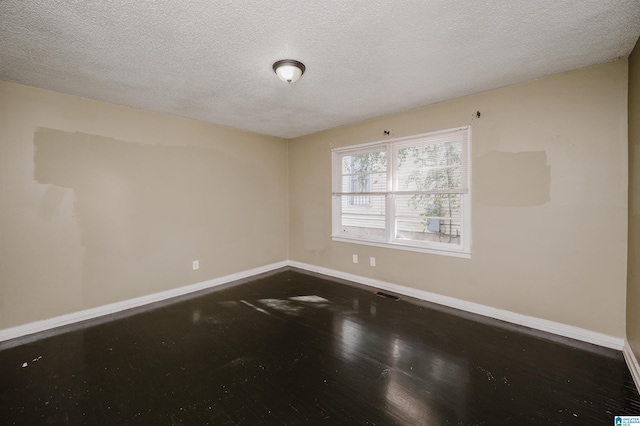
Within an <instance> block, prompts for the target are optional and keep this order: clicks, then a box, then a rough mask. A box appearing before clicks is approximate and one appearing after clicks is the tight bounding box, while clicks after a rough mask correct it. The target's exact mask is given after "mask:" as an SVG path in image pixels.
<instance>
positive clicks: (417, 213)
mask: <svg viewBox="0 0 640 426" xmlns="http://www.w3.org/2000/svg"><path fill="white" fill-rule="evenodd" d="M461 197H462V196H461V195H460V194H435V195H398V196H396V205H395V207H396V236H395V237H396V239H398V240H405V241H407V240H410V241H416V242H420V241H422V242H428V241H433V242H440V243H447V244H456V245H459V244H460V233H461V229H462V228H461V222H462V218H461Z"/></svg>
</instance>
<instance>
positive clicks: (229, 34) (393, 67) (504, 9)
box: [0, 0, 640, 138]
mask: <svg viewBox="0 0 640 426" xmlns="http://www.w3.org/2000/svg"><path fill="white" fill-rule="evenodd" d="M639 35H640V1H639V0H573V1H571V0H569V1H560V0H536V1H531V0H510V1H506V0H483V1H478V0H475V1H471V0H468V1H451V0H407V1H402V0H396V1H389V0H387V1H384V0H349V1H347V0H344V1H337V0H336V1H327V0H315V1H304V0H215V1H214V0H191V1H187V0H154V1H144V0H113V1H109V0H84V1H82V0H75V1H70V0H0V79H1V80H5V81H11V82H17V83H22V84H26V85H30V86H36V87H41V88H45V89H50V90H55V91H58V92H63V93H69V94H73V95H79V96H84V97H87V98H92V99H98V100H102V101H107V102H112V103H115V104H121V105H128V106H132V107H137V108H143V109H146V110H152V111H160V112H165V113H169V114H173V115H178V116H183V117H190V118H194V119H197V120H203V121H208V122H211V123H216V124H221V125H224V126H229V127H235V128H238V129H244V130H249V131H253V132H257V133H263V134H268V135H274V136H280V137H285V138H293V137H297V136H301V135H305V134H309V133H314V132H317V131H320V130H324V129H328V128H332V127H337V126H341V125H345V124H349V123H353V122H357V121H362V120H364V119H368V118H373V117H377V116H381V115H385V114H389V113H394V112H398V111H403V110H407V109H411V108H415V107H419V106H423V105H428V104H432V103H435V102H439V101H443V100H447V99H453V98H457V97H460V96H464V95H468V94H472V93H477V92H480V91H483V90H488V89H492V88H496V87H501V86H506V85H510V84H514V83H519V82H522V81H526V80H530V79H534V78H538V77H542V76H545V75H550V74H555V73H558V72H563V71H568V70H572V69H577V68H583V67H587V66H591V65H595V64H598V63H603V62H606V61H611V60H614V59H616V58H620V57H626V56H628V55H629V53H630V52H631V50H632V49H633V46H634V44H635V42H636V40H637V39H638V36H639ZM285 58H292V59H297V60H299V61H302V62H303V63H304V64H305V65H306V66H307V72H306V73H305V74H304V75H303V76H302V78H301V79H300V80H299V81H298V82H297V83H295V84H292V85H287V84H286V83H283V82H281V81H280V80H279V79H278V78H277V77H276V75H275V74H274V73H273V70H272V68H271V66H272V64H273V62H275V61H276V60H278V59H285Z"/></svg>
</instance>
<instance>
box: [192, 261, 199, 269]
mask: <svg viewBox="0 0 640 426" xmlns="http://www.w3.org/2000/svg"><path fill="white" fill-rule="evenodd" d="M198 269H200V261H199V260H194V261H193V270H194V271H196V270H198Z"/></svg>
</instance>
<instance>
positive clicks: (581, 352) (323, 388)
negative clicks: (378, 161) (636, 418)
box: [0, 269, 640, 426]
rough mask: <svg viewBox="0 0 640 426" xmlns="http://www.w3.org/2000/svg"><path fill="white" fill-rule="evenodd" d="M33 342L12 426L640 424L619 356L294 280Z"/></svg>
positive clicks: (18, 365) (7, 392) (15, 371)
mask: <svg viewBox="0 0 640 426" xmlns="http://www.w3.org/2000/svg"><path fill="white" fill-rule="evenodd" d="M107 320H108V321H107ZM35 337H37V339H34V337H32V338H25V339H23V340H22V341H17V342H5V343H4V344H0V424H2V425H11V424H17V425H49V424H55V425H58V424H60V425H66V424H70V425H129V424H131V425H138V424H139V425H152V424H153V425H200V424H202V425H206V424H209V425H307V424H308V425H316V424H326V425H412V426H413V425H515V424H517V425H612V424H613V418H614V415H640V395H639V394H638V391H637V389H636V388H635V386H634V384H633V381H632V378H631V375H630V373H629V371H628V369H627V367H626V365H625V362H624V359H623V357H622V354H621V352H617V351H613V350H609V349H603V348H599V347H596V346H593V345H589V344H586V343H582V342H577V341H573V340H570V339H566V338H560V337H554V336H552V335H547V334H545V333H542V332H537V331H533V330H529V329H526V328H523V327H518V326H514V325H511V324H506V323H502V322H499V321H496V320H491V319H487V318H483V317H480V316H476V315H473V314H468V313H462V312H459V311H455V310H453V309H448V308H443V307H438V306H436V305H431V304H428V303H426V302H419V301H415V300H411V301H410V300H408V299H407V298H404V297H403V298H401V300H399V301H394V300H391V299H388V298H382V297H379V296H376V294H375V290H373V289H368V288H365V287H362V286H358V285H356V284H353V283H346V282H344V281H340V280H334V279H328V278H326V277H321V276H318V275H314V274H308V273H302V272H301V271H297V270H292V269H286V270H281V271H278V272H276V273H272V274H267V275H266V276H261V277H258V278H257V279H253V280H245V281H243V282H241V283H236V284H234V285H230V286H225V287H224V288H220V289H216V290H214V291H209V292H204V293H200V294H199V295H197V297H195V296H193V297H183V298H181V299H180V300H174V301H171V302H170V303H168V302H165V303H162V304H156V305H153V306H151V307H149V308H147V309H144V310H143V309H138V310H137V311H135V312H127V313H124V314H120V315H117V316H111V317H109V318H102V319H100V320H95V321H93V322H89V323H86V324H81V325H76V326H73V327H68V328H67V329H63V330H57V331H55V332H54V333H51V332H49V333H47V334H43V335H41V336H35ZM25 364H26V365H25Z"/></svg>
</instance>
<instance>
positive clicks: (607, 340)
mask: <svg viewBox="0 0 640 426" xmlns="http://www.w3.org/2000/svg"><path fill="white" fill-rule="evenodd" d="M287 266H291V267H295V268H299V269H303V270H306V271H309V272H316V273H319V274H323V275H328V276H331V277H335V278H341V279H345V280H348V281H353V282H356V283H360V284H364V285H366V286H369V287H374V288H379V289H383V290H387V291H390V292H393V293H398V294H403V295H406V296H410V297H414V298H416V299H420V300H425V301H428V302H433V303H436V304H439V305H443V306H448V307H451V308H456V309H460V310H463V311H467V312H472V313H475V314H479V315H483V316H486V317H490V318H495V319H499V320H502V321H506V322H510V323H514V324H518V325H523V326H525V327H530V328H533V329H536V330H541V331H545V332H548V333H552V334H556V335H559V336H564V337H569V338H572V339H576V340H580V341H583V342H587V343H592V344H595V345H599V346H604V347H607V348H612V349H616V350H622V349H623V348H624V347H625V341H624V339H622V338H618V337H614V336H610V335H607V334H603V333H598V332H595V331H590V330H586V329H583V328H579V327H574V326H571V325H566V324H562V323H558V322H554V321H548V320H544V319H540V318H535V317H530V316H526V315H522V314H517V313H515V312H510V311H505V310H502V309H496V308H492V307H490V306H485V305H481V304H478V303H473V302H467V301H464V300H460V299H456V298H453V297H448V296H443V295H440V294H436V293H430V292H427V291H423V290H418V289H414V288H410V287H405V286H401V285H397V284H391V283H388V282H385V281H380V280H375V279H372V278H366V277H362V276H359V275H354V274H349V273H346V272H341V271H337V270H334V269H328V268H323V267H320V266H315V265H310V264H306V263H301V262H296V261H282V262H277V263H272V264H270V265H265V266H262V267H258V268H254V269H250V270H247V271H243V272H239V273H236V274H231V275H227V276H224V277H220V278H215V279H212V280H208V281H203V282H201V283H197V284H192V285H188V286H184V287H179V288H175V289H171V290H167V291H163V292H160V293H154V294H150V295H147V296H141V297H137V298H134V299H129V300H124V301H121V302H117V303H112V304H109V305H104V306H99V307H97V308H92V309H86V310H82V311H78V312H73V313H70V314H66V315H61V316H58V317H54V318H49V319H46V320H42V321H35V322H32V323H28V324H24V325H20V326H17V327H12V328H7V329H4V330H0V342H3V341H6V340H10V339H15V338H18V337H23V336H27V335H30V334H34V333H38V332H41V331H46V330H51V329H53V328H56V327H61V326H64V325H69V324H73V323H78V322H81V321H86V320H89V319H94V318H98V317H101V316H104V315H109V314H113V313H117V312H121V311H125V310H128V309H132V308H137V307H140V306H144V305H148V304H150V303H155V302H160V301H163V300H167V299H170V298H173V297H177V296H182V295H186V294H189V293H193V292H196V291H199V290H204V289H208V288H212V287H217V286H220V285H223V284H227V283H230V282H232V281H236V280H240V279H244V278H249V277H252V276H254V275H259V274H262V273H265V272H270V271H273V270H276V269H279V268H283V267H287ZM628 352H629V353H628V354H627V353H626V352H625V359H632V360H635V364H634V365H635V367H634V368H635V370H633V369H632V367H631V364H630V367H629V368H630V369H632V373H634V371H635V373H634V374H635V375H634V380H636V384H638V377H640V375H638V368H637V365H638V364H637V360H636V359H635V357H633V353H632V352H631V350H630V349H629V350H628ZM629 356H631V358H629ZM627 363H629V361H628V360H627Z"/></svg>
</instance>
